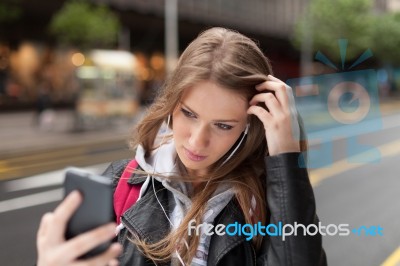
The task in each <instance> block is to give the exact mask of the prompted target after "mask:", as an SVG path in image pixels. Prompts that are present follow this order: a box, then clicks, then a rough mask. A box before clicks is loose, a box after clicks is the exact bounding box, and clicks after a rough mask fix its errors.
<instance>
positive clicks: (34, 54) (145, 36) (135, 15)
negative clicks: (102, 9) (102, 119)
mask: <svg viewBox="0 0 400 266" xmlns="http://www.w3.org/2000/svg"><path fill="white" fill-rule="evenodd" d="M91 1H92V2H95V3H102V4H106V5H108V6H109V7H110V8H111V9H112V10H114V11H115V12H116V13H117V14H118V16H119V18H120V21H121V23H122V25H123V29H122V31H121V34H120V38H119V43H118V44H117V45H116V47H115V48H116V49H121V48H123V49H125V50H129V51H131V52H132V53H133V54H134V55H135V57H136V59H137V65H138V68H137V69H136V70H135V71H136V73H135V75H136V76H137V78H138V80H139V81H140V82H138V83H136V84H141V85H138V86H139V87H140V88H138V89H139V90H147V91H149V90H153V89H154V87H156V86H159V84H160V83H162V79H163V75H164V71H162V67H163V66H164V58H163V54H164V42H165V36H164V35H165V28H164V10H165V2H166V1H167V0H146V1H143V0H91ZM308 1H309V0H247V1H242V0H177V2H178V19H179V21H178V33H179V41H178V44H179V45H178V46H179V50H180V51H182V50H183V49H184V48H185V47H186V46H187V44H188V43H189V42H190V41H191V40H193V39H194V38H195V37H196V36H197V35H198V34H199V33H200V32H201V31H203V30H205V29H206V28H209V27H212V26H223V27H228V28H232V29H235V30H238V31H240V32H242V33H244V34H246V35H248V36H250V37H251V38H254V39H256V40H258V41H259V43H260V46H261V48H262V49H263V51H264V52H265V53H266V55H267V56H268V57H269V58H270V59H271V61H272V64H273V67H274V71H275V74H276V75H277V76H278V77H280V78H281V79H283V80H285V79H287V78H291V77H297V76H298V75H299V58H300V53H299V51H298V50H297V49H295V48H294V47H293V46H292V44H291V38H292V35H293V29H294V26H295V24H296V21H297V20H298V18H299V17H300V16H301V15H302V14H303V13H304V11H305V9H306V7H307V3H308ZM5 2H15V0H13V1H12V0H5ZM18 2H19V7H20V9H21V17H20V18H19V19H18V20H16V21H15V22H13V23H12V24H7V25H6V24H3V25H2V27H1V29H0V37H1V36H6V38H4V37H3V39H1V38H0V110H1V106H2V104H3V106H4V103H5V100H4V99H3V100H2V98H1V96H2V95H8V96H10V97H11V98H7V102H6V103H8V104H9V103H10V99H14V100H15V102H19V103H20V102H26V103H27V104H28V105H29V103H31V102H32V99H34V98H35V95H36V92H37V91H38V86H39V85H38V82H37V77H39V76H40V77H45V78H46V77H48V78H49V79H51V82H50V84H51V85H52V86H53V87H54V91H55V94H56V95H57V97H56V98H58V99H60V100H65V99H66V101H68V99H73V97H72V96H71V95H73V93H72V92H71V93H70V91H73V90H76V83H74V77H73V71H74V68H75V67H76V65H75V64H74V62H73V60H72V57H73V56H74V55H75V54H76V53H77V52H79V51H65V50H64V51H62V50H60V49H59V47H58V44H57V43H56V41H55V39H54V38H53V37H52V36H51V35H50V34H49V32H48V30H47V28H48V25H49V22H50V20H51V17H52V15H53V14H54V13H55V12H56V11H57V10H59V9H60V8H61V6H62V5H63V3H64V2H65V0H52V1H45V0H36V1H30V0H18ZM375 3H376V5H375V6H376V9H377V10H379V11H382V12H385V11H387V10H398V8H399V4H398V1H396V0H375ZM94 48H96V47H94ZM10 77H16V78H15V79H17V80H15V79H10ZM71 84H72V85H71ZM69 96H71V97H69ZM9 105H10V104H9ZM11 106H14V104H13V103H12V104H11Z"/></svg>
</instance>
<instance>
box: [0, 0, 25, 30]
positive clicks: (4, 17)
mask: <svg viewBox="0 0 400 266" xmlns="http://www.w3.org/2000/svg"><path fill="white" fill-rule="evenodd" d="M18 2H19V1H18V0H12V1H7V2H0V23H1V24H3V23H7V22H13V21H15V20H17V19H18V18H19V17H20V16H21V8H19V7H18Z"/></svg>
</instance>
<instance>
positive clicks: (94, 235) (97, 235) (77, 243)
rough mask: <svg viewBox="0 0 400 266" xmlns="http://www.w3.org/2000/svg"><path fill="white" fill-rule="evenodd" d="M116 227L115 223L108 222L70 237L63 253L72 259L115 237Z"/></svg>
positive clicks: (68, 258) (66, 257)
mask: <svg viewBox="0 0 400 266" xmlns="http://www.w3.org/2000/svg"><path fill="white" fill-rule="evenodd" d="M115 227H116V224H115V223H110V224H106V225H103V226H101V227H98V228H96V229H94V230H91V231H89V232H86V233H84V234H81V235H78V236H76V237H74V238H72V239H70V240H69V241H68V242H66V243H65V245H64V246H63V250H64V252H62V253H65V259H67V260H72V259H74V258H76V257H79V256H81V255H83V254H85V253H87V252H88V251H90V250H92V249H93V248H95V247H97V246H98V245H100V244H102V243H104V242H107V241H109V240H111V239H113V238H114V237H115Z"/></svg>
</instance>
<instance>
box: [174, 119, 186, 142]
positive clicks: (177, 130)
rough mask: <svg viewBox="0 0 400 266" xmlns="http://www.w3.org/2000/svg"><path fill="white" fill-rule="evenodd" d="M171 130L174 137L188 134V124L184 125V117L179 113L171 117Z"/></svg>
mask: <svg viewBox="0 0 400 266" xmlns="http://www.w3.org/2000/svg"><path fill="white" fill-rule="evenodd" d="M172 132H173V134H174V138H175V139H177V138H183V137H185V136H186V135H188V134H189V129H188V125H185V121H184V119H182V117H180V116H179V115H178V116H174V118H173V124H172Z"/></svg>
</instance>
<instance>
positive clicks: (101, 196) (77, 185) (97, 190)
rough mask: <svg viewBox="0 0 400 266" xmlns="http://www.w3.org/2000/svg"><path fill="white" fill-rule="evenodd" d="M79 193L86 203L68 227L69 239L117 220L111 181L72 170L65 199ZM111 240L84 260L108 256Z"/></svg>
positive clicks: (66, 186)
mask: <svg viewBox="0 0 400 266" xmlns="http://www.w3.org/2000/svg"><path fill="white" fill-rule="evenodd" d="M73 190H78V191H79V192H80V193H81V194H82V196H83V201H82V204H81V205H80V206H79V208H78V209H77V211H76V212H75V213H74V214H73V216H72V218H71V219H70V220H69V222H68V225H67V230H66V234H65V237H66V239H70V238H73V237H75V236H77V235H79V234H81V233H84V232H86V231H89V230H91V229H94V228H96V227H99V226H101V225H104V224H106V223H109V222H112V221H113V220H114V209H113V189H112V182H111V180H110V178H107V177H104V176H100V175H96V174H92V173H89V172H87V171H85V170H83V169H80V168H76V167H69V168H67V169H66V174H65V181H64V191H65V193H64V197H65V196H67V195H68V194H69V193H70V192H71V191H73ZM111 242H112V241H111V240H110V241H108V242H106V243H103V244H101V245H99V246H98V247H96V248H94V249H93V250H91V251H89V252H88V253H87V254H85V255H83V256H82V257H81V258H88V257H92V256H95V255H97V254H100V253H102V252H104V251H105V250H106V249H107V248H108V247H109V246H110V244H111Z"/></svg>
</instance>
